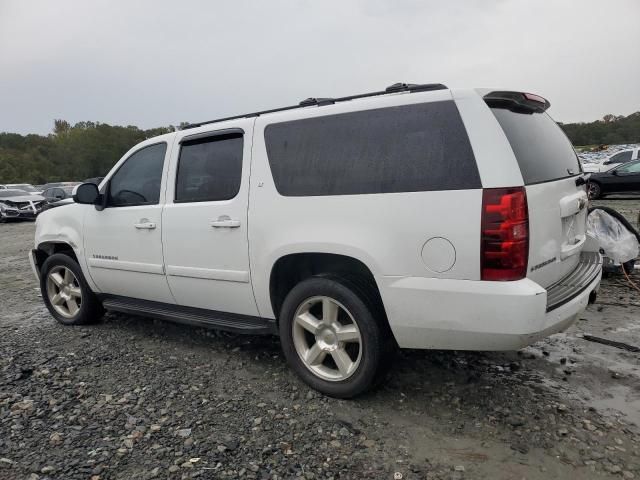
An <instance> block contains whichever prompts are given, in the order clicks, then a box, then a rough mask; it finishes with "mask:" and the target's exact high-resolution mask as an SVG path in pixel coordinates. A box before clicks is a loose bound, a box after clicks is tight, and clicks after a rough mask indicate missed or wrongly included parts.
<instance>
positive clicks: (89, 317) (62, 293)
mask: <svg viewBox="0 0 640 480" xmlns="http://www.w3.org/2000/svg"><path fill="white" fill-rule="evenodd" d="M40 290H41V291H42V298H43V299H44V303H45V305H46V306H47V308H48V309H49V312H51V315H53V316H54V318H55V319H56V320H58V321H59V322H60V323H62V324H64V325H85V324H89V323H95V322H97V321H99V320H100V319H101V318H102V315H103V313H104V312H103V310H102V305H101V304H100V301H99V300H98V299H97V297H96V296H95V294H94V293H93V292H92V291H91V289H90V288H89V285H87V282H86V280H85V279H84V276H83V275H82V270H81V269H80V266H79V265H78V263H77V262H76V261H75V260H74V259H73V258H71V257H70V256H68V255H64V254H61V253H56V254H54V255H51V256H50V257H49V258H47V260H45V262H44V264H43V265H42V269H41V275H40Z"/></svg>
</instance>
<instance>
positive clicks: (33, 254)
mask: <svg viewBox="0 0 640 480" xmlns="http://www.w3.org/2000/svg"><path fill="white" fill-rule="evenodd" d="M36 259H37V257H36V251H35V250H30V251H29V264H30V265H31V271H32V272H33V274H34V275H35V277H36V280H37V281H38V285H40V268H38V262H37V261H36Z"/></svg>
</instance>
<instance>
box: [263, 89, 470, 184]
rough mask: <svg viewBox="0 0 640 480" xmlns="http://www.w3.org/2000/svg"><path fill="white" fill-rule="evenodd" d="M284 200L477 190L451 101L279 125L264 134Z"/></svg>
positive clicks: (462, 131) (464, 135) (464, 136)
mask: <svg viewBox="0 0 640 480" xmlns="http://www.w3.org/2000/svg"><path fill="white" fill-rule="evenodd" d="M265 142H266V146H267V154H268V157H269V163H270V165H271V171H272V173H273V178H274V181H275V184H276V188H277V189H278V192H280V194H281V195H285V196H306V195H314V196H315V195H353V194H365V193H390V192H417V191H430V190H459V189H470V188H480V187H481V183H480V176H479V174H478V168H477V166H476V162H475V159H474V157H473V151H472V150H471V145H470V144H469V139H468V137H467V133H466V131H465V129H464V126H463V124H462V120H461V119H460V114H459V113H458V109H457V108H456V106H455V104H454V103H453V102H452V101H445V102H433V103H423V104H415V105H406V106H399V107H390V108H381V109H375V110H366V111H360V112H352V113H344V114H339V115H328V116H323V117H316V118H308V119H304V120H295V121H290V122H283V123H276V124H272V125H269V126H268V127H267V128H266V129H265Z"/></svg>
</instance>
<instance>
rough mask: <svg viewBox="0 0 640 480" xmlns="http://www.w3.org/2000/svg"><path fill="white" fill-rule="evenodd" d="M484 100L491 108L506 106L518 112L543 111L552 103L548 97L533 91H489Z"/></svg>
mask: <svg viewBox="0 0 640 480" xmlns="http://www.w3.org/2000/svg"><path fill="white" fill-rule="evenodd" d="M483 98H484V101H485V102H486V103H487V105H489V106H490V107H491V108H506V109H507V110H511V111H513V112H517V113H542V112H544V111H545V110H547V109H548V108H549V107H550V106H551V103H550V102H549V100H547V99H546V98H543V97H541V96H540V95H535V94H533V93H522V92H504V91H499V92H489V93H487V94H486V95H485V96H484V97H483Z"/></svg>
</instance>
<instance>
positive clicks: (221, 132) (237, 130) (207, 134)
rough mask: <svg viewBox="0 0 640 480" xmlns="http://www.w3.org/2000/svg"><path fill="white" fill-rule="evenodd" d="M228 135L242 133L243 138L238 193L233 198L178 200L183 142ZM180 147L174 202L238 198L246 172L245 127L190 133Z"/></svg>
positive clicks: (202, 201) (205, 201) (174, 183)
mask: <svg viewBox="0 0 640 480" xmlns="http://www.w3.org/2000/svg"><path fill="white" fill-rule="evenodd" d="M226 135H241V138H242V159H241V164H240V183H239V184H238V191H237V192H236V194H235V195H234V196H233V197H231V198H225V199H223V200H177V199H176V197H177V194H178V180H179V178H180V155H181V154H182V148H183V143H185V142H190V141H193V140H203V139H206V138H210V137H223V136H226ZM178 144H179V148H178V154H177V158H176V168H175V175H174V179H173V199H172V202H173V203H174V204H176V205H182V204H186V203H218V202H229V201H231V200H233V199H234V198H237V196H238V195H239V194H240V191H241V190H242V181H243V179H242V176H243V173H244V166H245V165H244V156H245V153H246V148H245V147H246V134H245V131H244V129H243V128H240V127H232V128H224V129H222V130H213V131H208V132H202V133H196V134H193V135H188V136H185V137H182V138H181V139H180V140H179V141H178Z"/></svg>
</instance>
